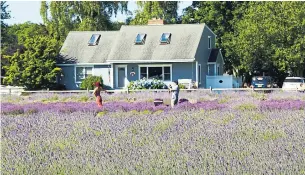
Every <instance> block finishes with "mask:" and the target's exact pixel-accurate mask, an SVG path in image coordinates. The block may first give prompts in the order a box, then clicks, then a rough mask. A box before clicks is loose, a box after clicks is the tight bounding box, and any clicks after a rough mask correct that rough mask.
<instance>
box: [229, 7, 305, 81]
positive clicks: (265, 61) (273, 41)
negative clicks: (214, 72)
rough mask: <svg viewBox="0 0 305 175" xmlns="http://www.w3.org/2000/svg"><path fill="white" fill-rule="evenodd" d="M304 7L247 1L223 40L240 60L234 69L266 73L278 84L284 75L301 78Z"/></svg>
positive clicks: (303, 50) (303, 54) (304, 45)
mask: <svg viewBox="0 0 305 175" xmlns="http://www.w3.org/2000/svg"><path fill="white" fill-rule="evenodd" d="M304 8H305V3H304V2H251V3H250V6H249V8H248V9H247V10H246V11H245V14H244V16H243V19H241V20H240V21H236V25H235V26H234V33H232V34H231V35H228V36H227V39H226V40H227V43H226V45H227V47H228V48H229V47H230V48H231V49H230V52H231V53H233V52H235V54H236V55H237V57H238V58H239V60H240V61H239V62H237V64H236V65H235V66H237V67H239V69H243V70H244V71H245V72H249V73H251V74H253V73H255V72H260V73H261V74H262V72H267V73H268V74H269V75H272V76H275V77H277V78H278V80H279V81H282V80H283V79H284V78H285V76H286V75H288V74H290V75H294V76H302V74H303V72H304V69H305V63H304V62H305V60H304V59H305V37H304V36H305V12H304Z"/></svg>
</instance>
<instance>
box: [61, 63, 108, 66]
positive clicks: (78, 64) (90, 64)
mask: <svg viewBox="0 0 305 175" xmlns="http://www.w3.org/2000/svg"><path fill="white" fill-rule="evenodd" d="M94 65H111V64H110V63H76V64H56V66H94Z"/></svg>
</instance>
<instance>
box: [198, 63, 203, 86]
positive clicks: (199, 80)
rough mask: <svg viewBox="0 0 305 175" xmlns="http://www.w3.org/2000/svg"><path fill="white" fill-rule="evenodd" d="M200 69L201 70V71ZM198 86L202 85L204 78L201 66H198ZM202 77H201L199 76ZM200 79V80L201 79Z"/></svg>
mask: <svg viewBox="0 0 305 175" xmlns="http://www.w3.org/2000/svg"><path fill="white" fill-rule="evenodd" d="M199 68H200V69H199ZM198 69H199V71H198V84H201V78H202V74H201V73H202V69H201V64H198ZM199 75H200V76H199ZM199 77H200V78H199Z"/></svg>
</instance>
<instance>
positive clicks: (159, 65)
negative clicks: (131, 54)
mask: <svg viewBox="0 0 305 175" xmlns="http://www.w3.org/2000/svg"><path fill="white" fill-rule="evenodd" d="M138 67H139V69H138V73H139V76H138V78H139V80H140V79H141V67H146V72H147V76H146V79H147V80H151V79H148V68H149V67H162V74H163V77H162V78H163V79H162V81H164V82H171V81H172V79H173V78H172V77H173V69H172V64H143V65H139V66H138ZM164 67H169V69H170V80H164Z"/></svg>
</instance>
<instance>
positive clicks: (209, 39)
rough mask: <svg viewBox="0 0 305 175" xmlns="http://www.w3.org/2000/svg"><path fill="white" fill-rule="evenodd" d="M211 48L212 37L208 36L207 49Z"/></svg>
mask: <svg viewBox="0 0 305 175" xmlns="http://www.w3.org/2000/svg"><path fill="white" fill-rule="evenodd" d="M211 48H212V37H211V36H208V49H211Z"/></svg>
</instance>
